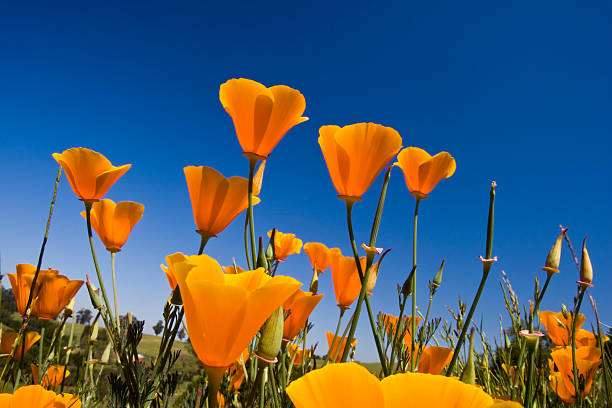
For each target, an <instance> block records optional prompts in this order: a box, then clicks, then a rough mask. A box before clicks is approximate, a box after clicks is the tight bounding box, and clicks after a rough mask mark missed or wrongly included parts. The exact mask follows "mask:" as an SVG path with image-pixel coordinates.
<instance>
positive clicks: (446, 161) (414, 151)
mask: <svg viewBox="0 0 612 408" xmlns="http://www.w3.org/2000/svg"><path fill="white" fill-rule="evenodd" d="M395 165H396V166H397V167H399V168H400V169H402V171H403V172H404V178H405V179H406V186H407V187H408V190H410V193H411V194H412V195H413V196H415V197H416V198H418V199H423V198H427V197H428V195H429V193H430V192H431V190H433V189H434V187H435V186H436V184H438V182H440V180H442V179H445V178H449V177H450V176H452V175H453V174H454V173H455V169H456V168H457V165H456V163H455V159H454V158H453V156H451V155H450V154H448V153H447V152H440V153H438V154H436V155H435V156H433V157H432V156H431V155H430V154H429V153H427V152H426V151H425V150H423V149H420V148H418V147H412V146H411V147H407V148H405V149H403V150H402V151H401V152H400V153H399V154H398V155H397V162H396V163H395Z"/></svg>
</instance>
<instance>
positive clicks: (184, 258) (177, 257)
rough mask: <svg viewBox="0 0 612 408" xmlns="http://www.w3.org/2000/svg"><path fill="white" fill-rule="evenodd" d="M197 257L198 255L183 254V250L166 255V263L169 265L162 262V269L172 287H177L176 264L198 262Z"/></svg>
mask: <svg viewBox="0 0 612 408" xmlns="http://www.w3.org/2000/svg"><path fill="white" fill-rule="evenodd" d="M197 259H198V258H197V255H183V254H182V253H181V252H177V253H175V254H171V255H168V256H166V263H167V264H168V266H166V265H164V264H161V265H160V267H161V268H162V271H164V273H165V274H166V279H168V285H170V289H172V290H174V289H176V277H175V272H174V265H176V264H177V263H179V262H188V263H193V262H196V260H197ZM194 265H197V263H194Z"/></svg>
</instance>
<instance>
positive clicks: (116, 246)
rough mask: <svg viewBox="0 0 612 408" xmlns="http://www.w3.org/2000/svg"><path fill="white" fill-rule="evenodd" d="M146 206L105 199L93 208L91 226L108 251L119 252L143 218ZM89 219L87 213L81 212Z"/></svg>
mask: <svg viewBox="0 0 612 408" xmlns="http://www.w3.org/2000/svg"><path fill="white" fill-rule="evenodd" d="M143 211H144V205H142V204H139V203H135V202H133V201H121V202H118V203H117V204H115V202H114V201H113V200H109V199H103V200H100V201H97V202H95V203H93V205H92V207H91V226H92V227H93V229H94V230H95V231H96V233H97V234H98V237H100V241H102V244H104V247H106V249H107V250H109V251H111V252H119V251H121V248H122V247H123V245H124V244H125V242H126V241H127V239H128V237H129V236H130V232H132V228H134V225H136V223H137V222H138V221H140V219H141V218H142V213H143ZM81 215H82V216H83V218H85V219H87V218H86V217H87V215H86V214H85V211H83V212H81Z"/></svg>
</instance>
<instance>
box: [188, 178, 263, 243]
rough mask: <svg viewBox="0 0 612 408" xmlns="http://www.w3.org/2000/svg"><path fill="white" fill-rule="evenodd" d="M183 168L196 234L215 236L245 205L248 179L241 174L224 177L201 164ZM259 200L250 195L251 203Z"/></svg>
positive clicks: (247, 195)
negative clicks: (240, 175)
mask: <svg viewBox="0 0 612 408" xmlns="http://www.w3.org/2000/svg"><path fill="white" fill-rule="evenodd" d="M184 171H185V179H186V180H187V188H188V189H189V197H190V198H191V207H192V209H193V218H194V220H195V224H196V226H197V227H198V233H200V234H207V235H208V236H213V237H214V236H217V234H219V233H220V232H221V231H223V230H224V229H225V228H226V227H227V226H228V225H229V224H230V223H231V222H232V221H233V219H234V218H236V216H238V214H240V213H241V212H242V211H244V210H245V209H246V208H247V207H248V206H249V194H248V190H249V188H248V187H249V186H248V184H249V181H248V180H247V179H245V178H244V177H239V176H233V177H230V178H225V177H223V175H222V174H221V173H219V172H218V171H217V170H215V169H213V168H211V167H205V166H199V167H195V166H187V167H185V169H184ZM259 201H260V200H259V198H257V197H253V205H255V204H258V203H259Z"/></svg>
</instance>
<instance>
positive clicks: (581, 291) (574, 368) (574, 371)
mask: <svg viewBox="0 0 612 408" xmlns="http://www.w3.org/2000/svg"><path fill="white" fill-rule="evenodd" d="M579 285H580V286H579V287H578V302H577V304H576V307H575V309H574V313H573V316H572V374H573V375H574V391H575V392H576V394H574V395H575V396H576V400H579V399H580V398H581V395H580V389H579V384H578V367H577V366H576V321H577V320H578V313H580V306H582V299H583V297H584V294H585V293H586V287H585V286H583V285H581V284H579Z"/></svg>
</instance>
